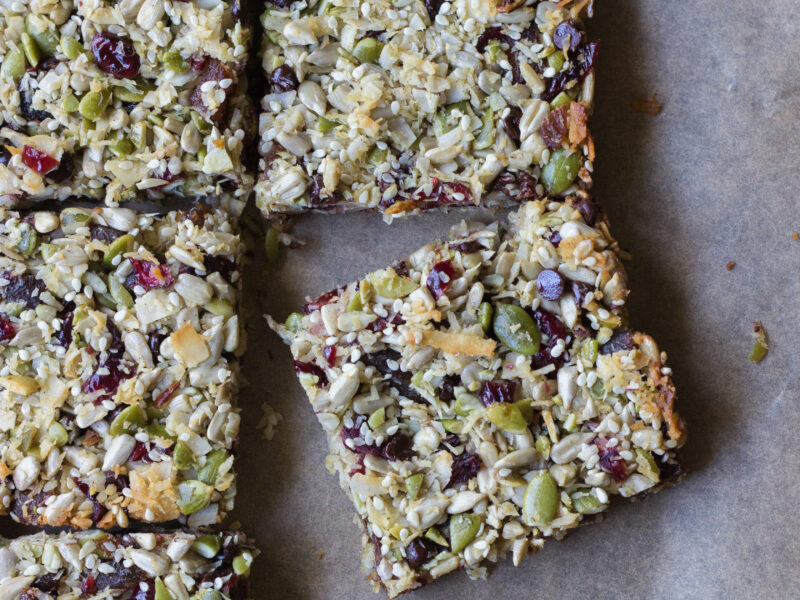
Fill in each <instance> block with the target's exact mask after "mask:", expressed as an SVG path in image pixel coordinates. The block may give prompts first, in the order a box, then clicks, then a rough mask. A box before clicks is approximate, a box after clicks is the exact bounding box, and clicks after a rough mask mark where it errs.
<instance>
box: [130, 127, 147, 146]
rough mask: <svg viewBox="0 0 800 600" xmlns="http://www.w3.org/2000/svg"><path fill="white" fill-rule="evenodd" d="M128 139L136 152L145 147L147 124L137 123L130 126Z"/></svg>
mask: <svg viewBox="0 0 800 600" xmlns="http://www.w3.org/2000/svg"><path fill="white" fill-rule="evenodd" d="M129 137H130V138H131V140H132V141H133V143H134V145H135V146H136V148H137V149H138V150H141V149H142V148H144V147H145V146H147V123H145V122H144V121H139V122H138V123H134V124H133V125H131V132H130V135H129Z"/></svg>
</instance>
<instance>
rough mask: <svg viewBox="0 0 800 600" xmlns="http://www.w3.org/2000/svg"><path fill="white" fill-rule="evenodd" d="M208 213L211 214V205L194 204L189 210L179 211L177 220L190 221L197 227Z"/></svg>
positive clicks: (200, 225) (201, 224)
mask: <svg viewBox="0 0 800 600" xmlns="http://www.w3.org/2000/svg"><path fill="white" fill-rule="evenodd" d="M209 214H211V207H210V206H209V205H208V204H196V205H194V206H193V207H192V208H190V209H189V210H186V211H181V212H179V213H178V217H177V220H178V221H191V222H192V223H194V224H195V225H197V226H198V227H202V226H203V223H205V222H206V217H207V216H208V215H209Z"/></svg>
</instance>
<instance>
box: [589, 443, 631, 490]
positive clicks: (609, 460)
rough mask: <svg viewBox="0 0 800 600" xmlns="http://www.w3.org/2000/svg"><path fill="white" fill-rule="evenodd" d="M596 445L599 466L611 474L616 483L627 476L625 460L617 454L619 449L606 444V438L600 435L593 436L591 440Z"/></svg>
mask: <svg viewBox="0 0 800 600" xmlns="http://www.w3.org/2000/svg"><path fill="white" fill-rule="evenodd" d="M592 443H593V444H594V445H595V446H597V454H598V456H599V457H600V468H601V469H603V471H605V472H606V473H608V474H609V475H611V477H612V479H613V480H614V481H616V482H617V483H620V482H621V481H625V480H626V479H627V478H628V471H627V469H626V468H625V461H624V460H622V458H621V457H620V455H619V449H618V448H617V447H616V446H614V447H613V448H612V447H610V446H609V445H608V440H607V439H605V438H602V437H599V436H598V437H596V438H594V441H593V442H592Z"/></svg>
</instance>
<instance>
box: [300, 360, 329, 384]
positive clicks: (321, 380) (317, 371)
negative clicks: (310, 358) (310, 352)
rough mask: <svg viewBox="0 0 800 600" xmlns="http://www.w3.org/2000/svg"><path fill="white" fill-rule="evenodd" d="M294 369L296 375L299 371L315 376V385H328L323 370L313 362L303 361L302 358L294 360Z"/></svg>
mask: <svg viewBox="0 0 800 600" xmlns="http://www.w3.org/2000/svg"><path fill="white" fill-rule="evenodd" d="M293 364H294V371H295V373H297V374H298V375H299V374H300V373H308V374H310V375H316V376H317V387H322V386H325V385H328V376H327V375H326V374H325V371H323V370H322V368H320V367H318V366H317V365H315V364H314V363H310V362H305V361H302V360H296V361H294V363H293Z"/></svg>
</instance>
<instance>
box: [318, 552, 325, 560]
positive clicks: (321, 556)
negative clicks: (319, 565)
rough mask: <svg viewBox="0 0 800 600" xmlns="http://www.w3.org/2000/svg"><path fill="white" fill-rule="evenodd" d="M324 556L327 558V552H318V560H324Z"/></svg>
mask: <svg viewBox="0 0 800 600" xmlns="http://www.w3.org/2000/svg"><path fill="white" fill-rule="evenodd" d="M323 558H325V553H324V552H318V553H317V560H322V559H323Z"/></svg>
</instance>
